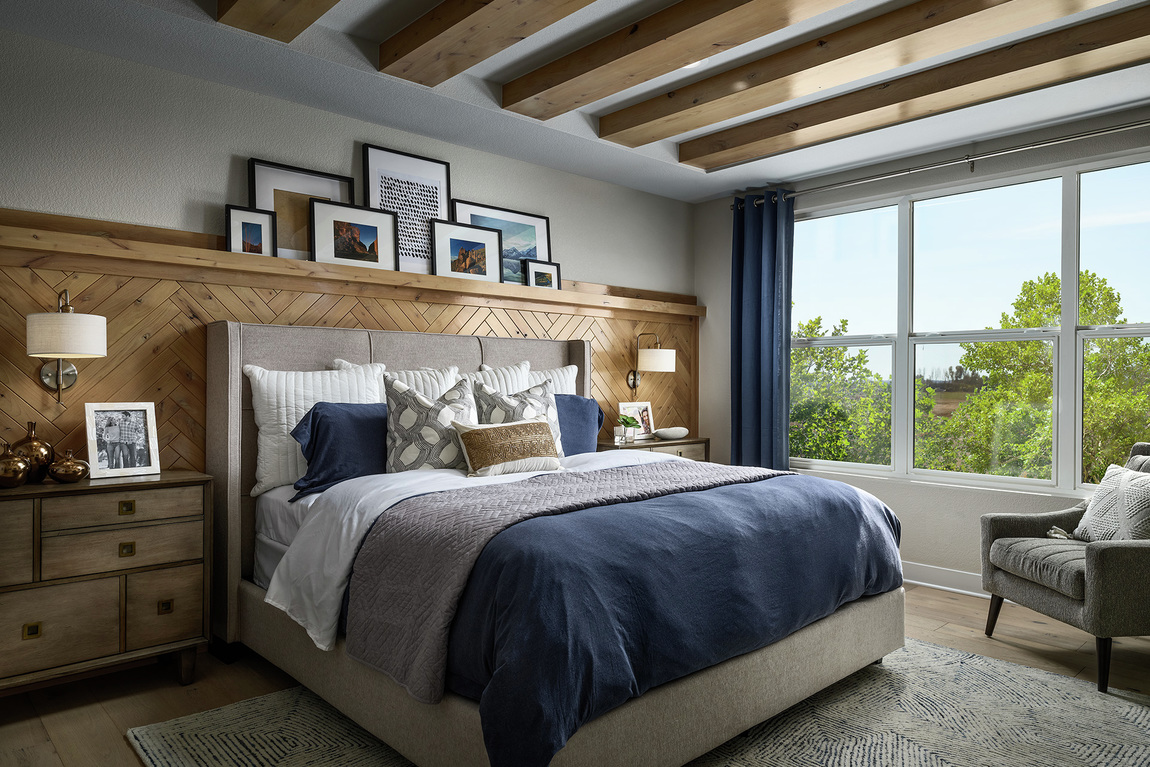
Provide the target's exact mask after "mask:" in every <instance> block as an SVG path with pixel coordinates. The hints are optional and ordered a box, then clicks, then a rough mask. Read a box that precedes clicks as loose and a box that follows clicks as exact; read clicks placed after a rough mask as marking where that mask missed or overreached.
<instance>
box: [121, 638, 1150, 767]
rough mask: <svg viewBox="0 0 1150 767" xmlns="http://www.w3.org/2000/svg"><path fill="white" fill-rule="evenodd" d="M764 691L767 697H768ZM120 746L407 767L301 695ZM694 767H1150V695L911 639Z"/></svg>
mask: <svg viewBox="0 0 1150 767" xmlns="http://www.w3.org/2000/svg"><path fill="white" fill-rule="evenodd" d="M765 694H769V691H765ZM128 740H129V742H131V744H132V746H133V747H134V748H135V749H136V752H137V753H138V754H139V755H140V758H141V759H142V760H143V762H144V764H145V765H147V766H148V767H177V765H178V766H179V767H191V766H192V765H252V766H254V767H264V766H265V765H266V766H267V767H272V766H273V765H275V766H276V767H320V765H324V766H327V765H339V766H340V767H360V766H366V765H371V767H411V762H409V761H407V760H406V759H404V758H403V757H402V756H400V755H399V754H398V753H396V752H395V751H394V750H392V749H391V748H389V747H387V746H386V745H384V744H383V743H380V742H379V741H377V740H376V739H375V738H373V737H372V736H371V735H369V734H368V733H367V732H365V731H364V730H362V729H361V728H359V727H358V726H357V725H355V724H353V723H352V722H350V721H349V720H347V719H345V718H344V717H343V716H342V715H340V714H339V712H337V711H335V710H334V709H333V708H331V706H329V705H327V704H326V703H324V702H323V701H322V700H320V699H319V698H318V697H316V696H315V695H314V694H312V693H311V692H309V691H308V690H306V689H304V688H302V687H297V688H295V689H291V690H283V691H281V692H276V693H272V694H271V695H265V696H263V697H260V698H253V699H252V700H246V701H242V702H240V703H235V704H233V705H231V706H225V707H223V708H217V709H215V710H213V711H206V712H203V713H200V714H193V715H191V716H186V717H182V718H180V719H173V720H172V721H170V722H162V723H160V724H153V725H148V726H146V727H137V728H135V729H132V730H129V731H128ZM691 765H692V767H811V766H812V765H818V766H820V767H860V766H872V767H912V766H913V767H922V766H929V767H999V766H1000V765H1026V766H1027V767H1069V766H1070V765H1089V766H1090V767H1111V766H1113V767H1119V766H1121V767H1133V766H1134V765H1150V697H1147V696H1142V695H1136V694H1134V693H1126V692H1121V691H1112V692H1111V693H1110V694H1108V695H1103V694H1101V693H1099V692H1098V691H1097V690H1096V689H1095V687H1094V685H1093V684H1091V683H1089V682H1084V681H1082V680H1077V679H1070V678H1068V677H1064V676H1059V675H1057V674H1051V673H1049V672H1046V671H1039V670H1037V669H1031V668H1027V667H1024V666H1018V665H1015V664H1013V663H1006V662H1003V661H998V660H993V659H991V658H985V657H982V656H980V655H971V654H968V653H963V652H959V651H957V650H952V649H950V648H946V647H939V646H937V645H932V644H927V643H925V642H918V641H915V640H913V639H908V640H907V644H906V647H905V648H903V649H902V650H899V651H897V652H894V653H892V654H890V655H888V656H887V657H886V659H885V661H884V663H883V664H881V665H875V666H868V667H867V668H865V669H863V670H861V671H859V672H858V673H856V674H854V675H852V676H850V677H848V678H847V679H844V680H842V681H841V682H838V683H837V684H834V685H832V686H831V687H828V688H827V689H825V690H823V691H822V692H820V693H818V694H817V695H815V696H813V697H811V698H809V699H808V700H806V701H804V702H802V703H800V704H798V705H797V706H794V707H792V708H790V709H788V710H787V711H785V712H783V713H782V714H779V715H778V716H776V717H774V718H773V719H771V720H769V721H767V722H764V723H763V724H760V725H758V726H757V727H753V728H751V729H750V730H748V731H746V732H745V733H743V734H742V735H739V736H737V737H735V738H733V739H731V740H729V741H728V742H726V743H724V744H723V745H721V746H719V747H718V748H716V749H715V750H713V751H711V752H710V753H708V754H704V755H703V756H701V757H699V758H698V759H696V760H695V761H693V762H691Z"/></svg>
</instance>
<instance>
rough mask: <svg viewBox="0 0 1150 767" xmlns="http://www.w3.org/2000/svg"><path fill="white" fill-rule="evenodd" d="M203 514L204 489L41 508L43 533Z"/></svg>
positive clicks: (75, 500) (52, 502) (134, 493)
mask: <svg viewBox="0 0 1150 767" xmlns="http://www.w3.org/2000/svg"><path fill="white" fill-rule="evenodd" d="M203 513H204V489H203V487H202V486H200V485H194V486H191V487H163V488H157V489H155V490H122V491H116V492H111V493H91V494H89V495H72V496H68V497H64V498H45V499H44V500H43V501H41V505H40V529H41V530H70V529H72V528H77V527H93V526H96V525H118V524H123V523H125V522H149V521H151V520H154V519H169V518H171V517H190V516H193V515H196V514H203Z"/></svg>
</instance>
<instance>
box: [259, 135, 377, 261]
mask: <svg viewBox="0 0 1150 767" xmlns="http://www.w3.org/2000/svg"><path fill="white" fill-rule="evenodd" d="M248 195H249V197H250V201H249V204H250V206H251V207H252V208H257V209H259V210H270V211H274V212H275V215H276V244H277V246H278V250H277V251H276V253H275V255H277V256H279V257H280V258H295V259H300V260H306V259H307V258H308V256H309V253H310V251H309V247H310V244H311V237H310V235H309V234H308V221H309V217H310V209H309V207H308V205H309V203H310V201H311V199H312V198H313V197H314V198H316V199H319V200H328V201H331V202H343V203H347V204H349V205H350V204H351V203H354V202H355V181H354V180H352V178H351V176H338V175H336V174H334V173H323V172H321V171H317V170H307V169H305V168H295V167H292V166H291V165H281V164H280V163H277V162H269V161H268V160H257V159H256V158H254V157H253V158H251V159H249V160H248Z"/></svg>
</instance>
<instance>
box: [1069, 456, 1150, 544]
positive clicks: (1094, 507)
mask: <svg viewBox="0 0 1150 767" xmlns="http://www.w3.org/2000/svg"><path fill="white" fill-rule="evenodd" d="M1074 537H1075V538H1077V539H1078V540H1080V541H1138V540H1146V539H1147V538H1150V474H1147V473H1145V472H1141V471H1135V470H1134V469H1127V468H1125V467H1123V466H1118V465H1117V464H1110V466H1109V467H1108V468H1107V469H1106V475H1105V476H1104V477H1102V481H1101V482H1099V483H1098V490H1097V491H1096V492H1095V493H1094V497H1092V498H1091V499H1090V503H1089V504H1088V505H1087V506H1086V513H1085V514H1083V515H1082V519H1081V520H1080V521H1079V523H1078V527H1077V528H1076V529H1075V530H1074Z"/></svg>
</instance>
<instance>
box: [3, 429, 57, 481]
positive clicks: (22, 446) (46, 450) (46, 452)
mask: <svg viewBox="0 0 1150 767" xmlns="http://www.w3.org/2000/svg"><path fill="white" fill-rule="evenodd" d="M12 452H13V453H15V454H16V455H18V456H20V457H21V458H24V459H25V460H27V461H28V478H27V480H26V481H27V483H28V484H29V485H38V484H40V483H41V482H43V481H44V478H45V477H47V476H48V467H49V466H51V465H52V459H53V458H55V456H56V453H55V451H54V450H52V446H51V445H50V444H48V443H47V442H45V441H44V440H42V439H40V438H39V437H37V436H36V422H35V421H29V422H28V436H26V437H25V438H24V439H22V440H19V441H18V442H16V444H14V445H12Z"/></svg>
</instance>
